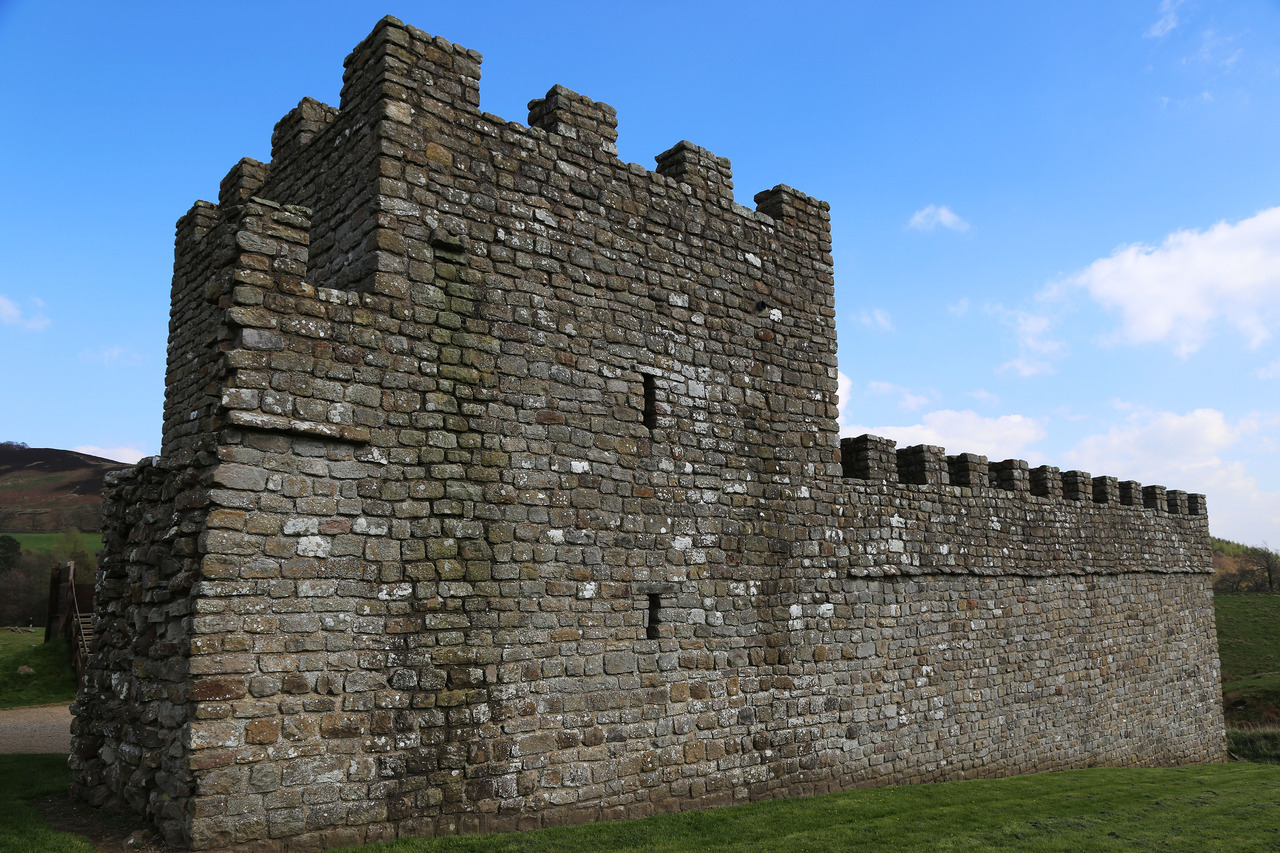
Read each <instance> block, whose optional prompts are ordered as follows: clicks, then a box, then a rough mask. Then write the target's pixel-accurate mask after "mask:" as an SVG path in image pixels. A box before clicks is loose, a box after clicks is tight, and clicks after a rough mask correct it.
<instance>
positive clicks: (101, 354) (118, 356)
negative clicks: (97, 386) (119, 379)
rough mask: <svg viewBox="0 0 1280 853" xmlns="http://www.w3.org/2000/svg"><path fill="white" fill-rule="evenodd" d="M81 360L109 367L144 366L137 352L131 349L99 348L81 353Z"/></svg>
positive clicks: (117, 347) (118, 347)
mask: <svg viewBox="0 0 1280 853" xmlns="http://www.w3.org/2000/svg"><path fill="white" fill-rule="evenodd" d="M80 360H81V361H83V362H97V363H99V364H104V365H106V366H107V367H112V366H114V365H127V366H134V365H139V364H142V362H143V358H142V356H141V355H139V354H138V353H137V352H136V351H134V350H132V349H130V348H129V347H121V346H114V347H99V348H98V349H95V350H82V351H81V352H80Z"/></svg>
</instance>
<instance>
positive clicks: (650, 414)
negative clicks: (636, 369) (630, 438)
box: [640, 373, 658, 429]
mask: <svg viewBox="0 0 1280 853" xmlns="http://www.w3.org/2000/svg"><path fill="white" fill-rule="evenodd" d="M640 375H641V376H642V377H644V425H645V427H647V428H648V429H656V428H657V426H658V385H657V383H656V382H655V381H654V377H653V375H652V374H649V373H642V374H640Z"/></svg>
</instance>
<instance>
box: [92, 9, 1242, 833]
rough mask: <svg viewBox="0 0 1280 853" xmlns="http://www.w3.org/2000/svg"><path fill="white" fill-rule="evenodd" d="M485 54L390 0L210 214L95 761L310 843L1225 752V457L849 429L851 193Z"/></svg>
mask: <svg viewBox="0 0 1280 853" xmlns="http://www.w3.org/2000/svg"><path fill="white" fill-rule="evenodd" d="M479 73H480V56H479V54H477V53H475V52H474V51H469V50H466V49H464V48H461V47H459V46H457V45H452V44H450V43H448V42H446V41H444V40H443V39H439V38H433V37H431V36H429V35H427V34H425V33H423V32H421V31H420V30H417V29H415V28H412V27H406V26H404V25H403V24H401V23H400V22H398V21H396V20H394V19H390V18H389V19H385V20H384V21H382V22H381V23H380V24H379V25H378V27H377V28H376V29H375V30H374V32H373V33H372V34H371V35H370V36H369V38H368V39H366V40H365V42H364V43H362V44H361V45H360V46H359V47H357V49H356V50H355V51H354V52H353V53H352V55H351V57H350V58H348V61H347V70H346V74H345V75H344V85H343V95H342V104H341V107H340V108H339V109H337V110H335V109H333V108H331V107H327V106H325V105H323V104H320V103H318V102H316V101H313V100H310V99H305V100H303V101H302V102H301V103H300V104H299V106H298V108H297V109H295V110H294V111H292V112H291V113H290V114H289V115H288V116H286V117H285V118H284V119H283V120H282V121H281V122H280V124H279V125H277V127H276V132H275V134H274V135H273V140H272V141H273V146H272V148H273V153H272V157H273V159H272V162H271V163H270V164H261V163H256V162H254V161H251V160H244V161H241V162H240V163H239V164H237V165H236V167H234V168H233V169H232V171H231V172H230V173H229V174H228V176H227V178H226V180H224V181H223V184H222V187H221V190H220V193H219V201H218V204H217V205H216V206H215V205H210V204H208V203H205V202H200V203H198V204H197V206H196V207H195V208H194V209H193V211H192V213H191V214H188V216H187V217H186V218H184V219H183V220H182V221H181V222H180V223H179V230H178V239H177V247H176V253H175V254H176V260H175V276H174V293H173V320H172V324H171V338H170V356H169V378H168V394H167V398H166V414H165V441H164V450H163V458H162V459H161V460H158V461H157V462H156V463H155V464H153V465H144V466H142V467H141V468H139V469H138V470H137V471H136V472H135V473H134V474H133V475H131V477H129V478H127V479H125V480H122V481H121V482H120V483H119V484H118V485H117V486H116V487H115V492H114V493H113V495H112V501H113V503H112V504H111V506H112V507H114V509H113V510H112V514H111V515H110V520H109V530H111V531H114V534H113V536H112V538H111V540H110V545H109V549H108V552H107V556H106V558H105V562H104V573H103V580H102V581H101V586H100V589H99V593H98V596H99V597H98V601H99V602H100V605H99V606H100V607H101V608H103V610H102V613H101V614H100V617H99V618H100V620H101V621H102V623H103V624H104V625H106V624H107V623H110V624H112V625H115V626H116V627H115V628H114V629H113V630H110V629H109V630H107V631H105V632H103V633H105V636H104V639H103V641H102V644H101V646H100V648H99V652H98V655H97V657H96V658H95V662H94V666H95V667H96V668H95V671H94V673H93V676H92V679H91V681H90V684H89V686H88V687H87V688H86V690H85V692H84V693H82V694H81V696H80V699H79V701H78V704H77V713H78V720H77V723H76V730H77V741H76V758H75V762H74V763H75V765H76V790H77V791H79V792H80V793H82V794H83V795H84V796H86V797H88V798H90V799H91V800H92V801H94V802H119V801H123V802H126V803H127V804H128V805H129V806H130V807H132V808H134V809H135V810H137V811H139V812H140V813H145V814H147V815H148V816H149V818H150V819H151V820H152V821H153V822H154V823H155V824H156V825H157V826H159V827H160V828H161V829H162V830H163V831H164V832H165V834H166V837H168V838H170V839H178V840H181V841H183V842H184V843H187V844H189V845H191V846H192V847H193V848H195V849H220V848H227V847H240V848H243V849H261V850H277V849H283V848H284V847H285V846H287V845H289V846H290V848H289V849H300V848H305V847H310V848H320V847H324V846H332V845H336V844H343V843H359V842H366V841H373V840H378V839H382V838H391V837H396V836H398V835H404V834H420V835H433V834H441V833H453V832H474V831H482V830H502V829H524V828H531V827H537V826H546V825H552V824H563V823H573V822H581V821H589V820H602V819H614V818H620V817H629V816H638V815H645V814H651V813H654V812H657V811H671V810H677V809H686V808H703V807H710V806H715V805H723V804H727V803H731V802H740V801H746V800H751V799H760V798H767V797H778V796H792V795H797V794H806V793H813V792H819V791H827V790H836V789H840V788H846V787H849V786H851V785H856V784H870V783H889V782H903V781H926V780H933V779H946V778H960V777H964V776H974V775H1000V774H1008V773H1020V772H1027V771H1031V770H1038V769H1050V768H1060V767H1076V766H1086V765H1089V764H1098V763H1105V764H1146V765H1154V764H1171V763H1183V762H1190V761H1210V760H1220V759H1221V758H1222V757H1223V754H1224V745H1223V734H1222V718H1221V709H1220V707H1219V705H1218V690H1217V681H1218V672H1217V667H1218V664H1217V651H1216V641H1215V637H1214V629H1213V617H1212V599H1211V594H1210V591H1209V575H1208V574H1207V572H1208V571H1209V549H1208V529H1207V521H1206V516H1205V508H1204V501H1203V498H1202V497H1201V496H1198V495H1191V496H1188V495H1185V494H1184V493H1181V492H1168V493H1166V492H1165V491H1164V490H1163V489H1162V488H1161V487H1147V488H1146V489H1143V488H1142V487H1141V486H1139V485H1138V484H1136V483H1130V482H1126V483H1119V482H1118V481H1116V480H1114V479H1112V478H1107V477H1096V478H1095V477H1090V476H1089V475H1088V474H1085V473H1083V472H1066V473H1061V472H1058V471H1057V469H1053V468H1048V467H1046V468H1039V469H1035V470H1030V469H1028V467H1027V465H1026V463H1022V462H1019V461H1017V460H1005V461H1003V462H994V463H993V462H989V461H988V460H986V459H985V458H983V457H978V456H973V455H971V454H961V455H957V456H946V455H945V454H944V453H943V452H942V451H941V449H940V448H930V447H916V448H904V449H901V450H898V449H896V448H895V447H894V446H893V444H892V442H887V441H885V440H883V439H877V438H874V437H863V438H861V439H856V440H847V441H846V442H845V444H844V446H843V447H841V443H840V441H839V439H838V437H837V432H836V423H835V417H836V397H835V394H836V361H835V351H836V342H835V331H834V297H833V287H834V282H833V278H832V268H831V257H830V255H829V251H830V234H829V224H828V217H827V206H826V204H825V203H823V202H819V201H816V200H814V199H811V198H809V197H808V196H806V195H804V194H803V193H800V192H798V191H796V190H794V189H791V188H789V187H786V186H779V187H775V188H774V189H772V190H769V191H766V192H763V193H760V194H759V195H757V196H756V202H757V207H756V209H755V210H751V209H748V208H746V207H743V206H741V205H738V204H736V203H735V202H734V200H733V193H732V172H731V167H730V164H729V161H728V160H726V159H724V158H721V157H717V156H715V155H714V154H712V153H711V152H708V151H706V150H705V149H702V148H699V147H698V146H696V145H693V144H691V143H688V142H681V143H679V144H677V145H676V146H674V147H673V148H672V149H671V150H669V151H667V152H664V153H663V154H661V155H659V156H658V157H657V169H656V170H655V171H648V170H645V169H643V168H641V167H639V166H636V165H634V164H625V163H622V162H621V161H619V160H618V158H617V151H616V148H615V146H614V142H615V141H616V138H617V130H616V128H617V120H616V115H615V113H614V111H613V109H612V108H611V107H609V106H607V105H605V104H600V103H596V102H593V101H591V100H589V99H587V98H584V97H582V96H581V95H578V94H576V93H574V92H571V91H569V90H567V89H564V88H562V87H558V86H557V87H553V88H552V89H551V90H550V91H549V92H548V93H547V95H546V97H544V98H540V99H537V100H535V101H533V102H532V103H531V104H530V113H529V126H528V127H526V126H523V125H519V124H515V123H509V122H506V121H505V120H503V119H500V118H498V117H496V116H492V115H488V114H485V113H482V112H480V110H479V107H478V104H479ZM100 632H102V629H100ZM152 635H154V636H161V635H163V636H164V638H165V640H166V642H172V645H171V646H169V645H165V646H162V647H160V648H158V649H157V647H156V646H154V645H148V640H147V639H146V638H147V637H149V636H152ZM131 654H132V655H136V656H137V660H138V661H141V663H135V664H134V665H133V666H132V667H130V666H129V665H128V663H129V656H130V655H131ZM149 656H159V657H155V660H154V662H153V663H150V664H149V663H147V661H148V660H152V657H149ZM161 696H163V697H164V698H163V699H161V698H159V697H161ZM126 729H128V731H127V732H126ZM124 746H127V748H123V747H124Z"/></svg>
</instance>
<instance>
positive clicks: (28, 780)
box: [0, 755, 94, 853]
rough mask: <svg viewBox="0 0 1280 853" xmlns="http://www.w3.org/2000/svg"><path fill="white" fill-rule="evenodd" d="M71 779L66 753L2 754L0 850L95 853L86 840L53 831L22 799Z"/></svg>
mask: <svg viewBox="0 0 1280 853" xmlns="http://www.w3.org/2000/svg"><path fill="white" fill-rule="evenodd" d="M70 782H71V771H70V770H68V769H67V757H66V756H65V755H0V853H94V851H93V847H92V846H91V845H90V844H89V842H88V840H87V839H85V838H83V837H82V836H79V835H70V834H68V833H65V832H54V831H53V830H52V829H49V827H48V825H47V824H46V823H45V820H44V818H43V817H42V816H41V815H40V813H39V812H37V811H36V810H35V809H33V808H32V807H31V806H29V805H28V804H27V803H25V802H23V801H24V800H25V799H27V798H30V797H39V796H43V795H45V794H56V793H59V792H61V791H65V790H66V789H67V785H68V784H70Z"/></svg>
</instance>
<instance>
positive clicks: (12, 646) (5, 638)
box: [0, 628, 44, 658]
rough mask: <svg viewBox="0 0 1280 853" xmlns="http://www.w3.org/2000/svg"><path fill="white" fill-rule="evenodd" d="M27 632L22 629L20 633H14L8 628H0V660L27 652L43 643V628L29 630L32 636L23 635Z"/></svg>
mask: <svg viewBox="0 0 1280 853" xmlns="http://www.w3.org/2000/svg"><path fill="white" fill-rule="evenodd" d="M27 630H28V629H26V628H23V629H22V632H21V633H14V632H13V631H10V630H9V629H8V628H0V658H5V657H8V656H9V655H11V654H14V653H16V652H25V651H28V650H29V649H33V648H35V647H36V646H38V645H40V644H42V643H43V642H44V628H33V629H31V630H33V631H35V633H34V634H28V633H25V632H26V631H27Z"/></svg>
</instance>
